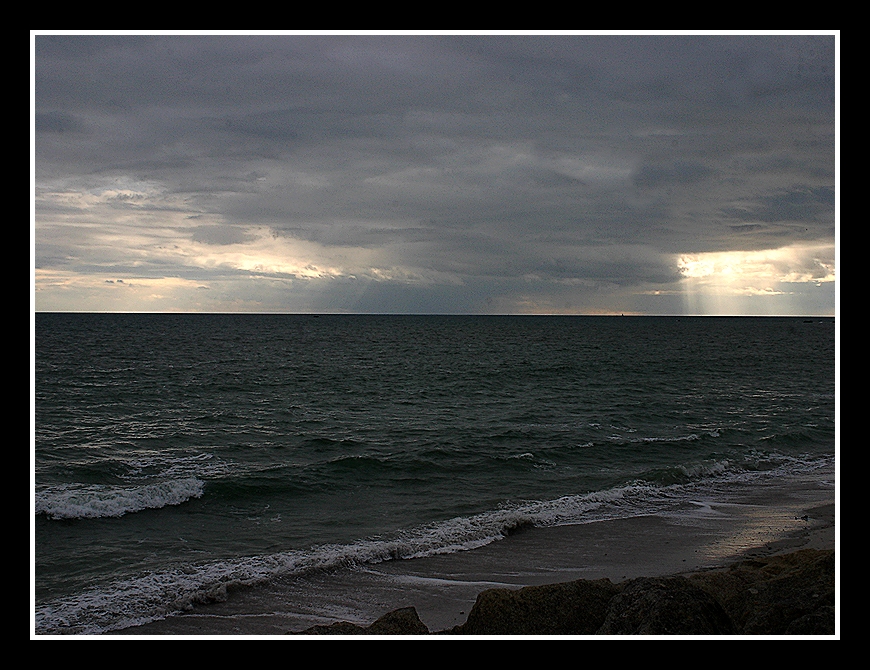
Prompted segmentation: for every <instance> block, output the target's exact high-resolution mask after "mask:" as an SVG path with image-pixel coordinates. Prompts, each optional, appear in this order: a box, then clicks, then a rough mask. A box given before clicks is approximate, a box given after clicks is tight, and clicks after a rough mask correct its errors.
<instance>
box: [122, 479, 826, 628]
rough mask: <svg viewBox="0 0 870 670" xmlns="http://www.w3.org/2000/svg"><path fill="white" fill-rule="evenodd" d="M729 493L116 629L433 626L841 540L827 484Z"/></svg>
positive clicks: (317, 580)
mask: <svg viewBox="0 0 870 670" xmlns="http://www.w3.org/2000/svg"><path fill="white" fill-rule="evenodd" d="M738 493H739V492H738ZM734 498H735V496H734V495H730V496H729V497H728V500H722V501H718V502H710V501H707V502H701V501H699V502H698V503H697V504H696V507H697V509H696V510H692V511H691V512H690V513H687V514H682V515H671V516H644V517H634V518H627V519H614V520H610V521H602V522H597V523H589V524H582V525H571V526H558V527H552V528H529V529H525V530H521V531H519V532H517V533H515V534H513V535H511V536H509V537H507V538H505V539H504V540H502V541H499V542H494V543H492V544H490V545H488V546H486V547H482V548H480V549H477V550H474V551H467V552H459V553H455V554H446V555H441V556H433V557H427V558H421V559H414V560H404V561H389V562H385V563H380V564H377V565H373V566H368V567H366V568H362V569H359V570H348V571H344V572H342V573H331V574H328V575H323V576H319V577H313V578H311V577H309V578H306V579H305V580H296V581H294V580H289V581H288V582H286V583H283V584H272V585H269V586H265V587H260V588H256V589H243V590H240V591H237V592H233V593H231V594H229V598H227V599H226V601H224V602H216V603H212V604H208V605H205V606H197V607H195V608H193V610H192V611H190V612H188V613H185V614H182V615H179V616H174V617H170V618H168V619H165V620H162V621H155V622H152V623H150V624H146V625H143V626H138V627H136V628H130V629H126V630H123V631H118V634H119V635H155V636H163V635H182V636H202V635H208V636H226V635H233V636H237V635H247V636H265V635H283V634H286V633H298V632H300V631H303V630H306V629H308V628H310V627H311V626H315V625H329V624H331V623H334V622H336V621H348V622H351V623H354V624H357V625H361V626H366V625H369V624H371V623H372V622H374V621H375V620H376V619H377V618H378V617H380V616H381V615H383V614H385V613H387V612H390V611H393V610H396V609H399V608H403V607H414V608H415V609H416V611H417V613H418V615H419V617H420V620H421V621H422V622H423V623H424V624H425V626H426V627H427V628H428V629H429V631H431V632H438V631H445V630H448V629H450V628H452V627H454V626H457V625H460V624H462V623H464V622H465V621H466V619H467V617H468V613H469V611H470V610H471V608H472V606H473V605H474V602H475V599H476V598H477V595H478V594H479V593H480V592H482V591H484V590H486V589H490V588H497V587H507V588H519V587H523V586H532V585H540V584H552V583H558V582H566V581H572V580H577V579H590V580H591V579H599V578H607V579H610V580H611V581H612V582H614V583H619V582H621V581H624V580H629V579H633V578H635V577H658V576H665V575H676V574H686V573H691V572H697V571H706V570H715V569H717V568H722V567H725V566H727V565H729V564H731V563H734V562H736V561H739V560H742V559H745V558H753V557H762V556H771V555H776V554H784V553H788V552H791V551H795V550H798V549H807V548H812V549H835V547H836V545H837V525H836V506H835V492H834V489H833V487H832V486H825V485H819V484H818V483H817V482H813V481H799V480H794V481H790V482H787V483H784V482H772V483H771V485H770V488H769V489H757V488H754V489H752V490H751V491H750V490H747V491H746V492H745V495H744V496H739V495H738V498H740V499H739V501H735V499H734ZM836 558H837V561H839V556H837V557H836ZM837 565H839V563H837ZM312 593H316V594H318V595H317V600H316V602H312V598H311V594H312ZM303 594H305V595H303Z"/></svg>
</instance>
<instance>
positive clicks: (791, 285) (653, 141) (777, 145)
mask: <svg viewBox="0 0 870 670" xmlns="http://www.w3.org/2000/svg"><path fill="white" fill-rule="evenodd" d="M31 48H32V53H31V57H32V61H31V65H32V67H31V78H32V90H31V94H32V97H31V110H32V114H31V117H32V129H31V139H32V144H31V151H32V154H31V161H32V179H33V181H32V186H33V189H32V200H33V206H32V210H31V221H32V223H31V269H32V302H31V305H32V307H33V309H34V310H36V311H132V312H292V313H440V314H466V313H468V314H672V315H689V314H701V315H708V314H709V315H712V314H746V315H834V314H835V312H836V305H837V303H838V295H839V293H838V291H837V283H836V282H835V277H836V270H837V260H838V257H839V251H838V246H837V238H838V231H839V228H838V198H837V196H838V191H837V173H838V146H839V144H838V118H839V117H838V112H837V108H838V101H839V94H838V82H839V77H838V63H839V57H838V54H839V35H838V34H837V33H836V32H834V31H828V32H820V33H816V34H757V33H751V34H686V33H674V34H655V35H653V34H566V33H560V34H550V33H537V34H528V33H526V34H482V33H476V34H471V33H444V34H438V33H406V34H396V33H385V34H374V33H368V34H360V33H357V34H341V33H332V34H312V33H306V34H255V33H247V34H242V33H238V34H236V33H224V34H179V33H165V34H135V33H126V34H121V33H115V34H109V33H94V34H69V33H38V32H34V33H31Z"/></svg>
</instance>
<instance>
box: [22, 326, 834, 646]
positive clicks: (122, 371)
mask: <svg viewBox="0 0 870 670" xmlns="http://www.w3.org/2000/svg"><path fill="white" fill-rule="evenodd" d="M34 318H35V338H34V339H35V342H34V349H33V351H34V357H33V358H34V360H33V373H34V375H33V383H32V394H33V402H32V407H33V410H32V411H33V414H32V416H33V419H34V420H33V429H32V452H31V468H32V494H33V497H32V504H33V510H32V525H31V530H32V533H31V536H32V575H33V576H32V602H33V607H32V626H33V628H32V631H33V633H35V634H36V635H69V634H73V635H99V634H119V633H123V632H124V631H125V630H131V629H134V628H136V627H138V626H143V625H146V624H149V623H150V624H154V622H163V625H166V626H169V628H168V630H170V631H171V630H172V628H171V626H172V623H173V621H181V620H182V619H183V618H184V617H185V616H190V614H191V612H203V611H205V612H208V611H209V608H218V607H224V608H226V607H228V606H231V605H232V604H233V603H234V602H238V603H239V605H238V607H237V608H236V610H235V614H234V615H233V616H238V617H240V618H242V619H243V618H244V616H246V615H250V614H251V613H250V612H245V611H243V610H244V608H245V606H244V605H242V604H241V603H243V602H247V601H246V600H245V599H246V598H247V599H248V600H251V596H252V594H253V595H256V594H257V593H261V594H277V593H281V594H282V595H281V596H280V597H281V598H283V599H284V602H283V603H282V604H280V606H279V603H277V602H266V600H268V599H265V596H264V598H261V599H259V600H257V602H258V603H259V605H258V607H260V608H261V609H262V608H265V609H266V610H269V611H272V610H275V609H277V608H280V607H283V608H284V610H285V612H287V611H289V612H294V611H295V612H297V613H299V619H298V626H302V625H303V623H305V624H308V625H310V624H312V623H318V622H319V623H329V622H331V621H335V620H338V619H340V618H353V617H357V618H358V619H360V620H362V619H364V618H365V617H366V616H369V615H370V616H371V618H370V620H374V618H376V615H375V613H374V609H373V610H372V612H367V611H362V610H360V609H359V608H358V609H357V610H353V611H351V610H350V608H344V609H343V610H341V611H338V610H337V609H336V605H335V603H336V593H338V591H337V589H339V586H338V585H341V587H340V588H344V589H347V588H349V587H348V584H351V585H352V584H353V583H354V582H353V576H354V575H355V574H364V573H366V572H367V571H369V572H370V571H371V570H373V569H375V568H376V567H377V566H385V565H394V566H395V565H400V564H401V565H404V564H403V563H402V562H405V561H408V562H411V561H415V560H419V559H426V558H432V557H440V558H439V560H441V561H442V562H446V563H447V564H449V562H450V561H451V560H458V558H459V557H461V556H473V555H474V552H481V551H484V550H485V548H486V547H489V546H492V545H494V544H497V543H502V542H507V541H509V538H511V537H512V535H514V534H515V533H518V532H520V531H521V530H523V529H529V528H555V527H562V526H574V525H581V524H589V523H594V522H598V521H602V520H607V519H623V518H633V517H640V516H645V515H655V514H668V513H672V514H679V513H680V510H688V509H691V508H696V507H697V505H698V501H703V500H705V497H709V496H712V495H717V496H721V495H723V492H724V493H726V494H727V492H728V491H729V490H732V489H734V490H737V488H739V489H740V490H743V491H745V490H748V489H752V488H753V487H763V486H769V485H770V483H771V482H777V481H780V480H782V481H785V480H788V479H790V478H795V477H798V478H800V477H803V478H809V479H810V480H816V479H817V480H818V481H820V482H824V483H825V484H826V485H830V486H833V485H834V482H833V477H834V474H833V473H834V472H835V466H836V462H835V458H836V430H835V423H836V411H835V405H836V402H835V401H836V393H835V370H836V366H835V360H836V357H835V340H836V337H835V320H834V318H826V317H812V318H795V317H651V316H650V317H634V316H624V317H620V316H607V317H605V316H461V315H351V314H322V315H318V314H151V313H37V314H35V317H34ZM689 503H691V505H690V504H689ZM693 506H694V507H693ZM687 513H688V512H687ZM540 560H544V561H546V558H544V559H540ZM330 583H333V584H335V585H336V586H335V589H333V591H332V592H331V593H330V595H329V597H328V598H327V597H326V596H324V597H320V596H319V595H318V594H321V593H323V592H324V589H326V590H328V585H329V584H330ZM306 584H307V585H309V586H305V585H306ZM281 585H284V586H285V587H286V589H285V590H284V591H280V588H279V587H281ZM291 585H292V587H293V588H292V589H291V588H290V587H291ZM315 585H316V586H315ZM351 588H352V587H351ZM276 597H277V596H276ZM294 599H295V600H294ZM255 600H256V599H255ZM339 600H340V598H339ZM352 600H353V598H352V594H349V595H348V602H351V601H352ZM297 601H298V602H297ZM264 602H265V603H266V604H264ZM375 604H376V603H371V605H372V607H373V608H374V606H375ZM360 607H363V606H360ZM363 609H365V608H364V607H363ZM380 613H383V612H380ZM303 615H304V616H303ZM288 625H289V624H288Z"/></svg>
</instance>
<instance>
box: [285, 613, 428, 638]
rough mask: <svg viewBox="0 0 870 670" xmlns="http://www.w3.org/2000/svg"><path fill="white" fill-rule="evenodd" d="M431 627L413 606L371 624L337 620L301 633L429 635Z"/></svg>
mask: <svg viewBox="0 0 870 670" xmlns="http://www.w3.org/2000/svg"><path fill="white" fill-rule="evenodd" d="M428 634H429V629H428V628H426V624H424V623H423V622H422V621H420V617H419V616H418V615H417V610H416V609H414V608H413V607H403V608H401V609H397V610H393V611H392V612H387V613H386V614H384V616H382V617H381V618H380V619H378V620H377V621H375V622H374V623H373V624H372V625H371V626H358V625H357V624H354V623H348V622H347V621H337V622H336V623H334V624H331V625H329V626H312V627H311V628H308V629H307V630H304V631H302V632H301V633H300V635H428Z"/></svg>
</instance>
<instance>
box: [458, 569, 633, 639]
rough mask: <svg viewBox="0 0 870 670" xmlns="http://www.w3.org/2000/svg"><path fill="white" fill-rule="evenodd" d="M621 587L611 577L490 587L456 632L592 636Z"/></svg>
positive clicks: (467, 633)
mask: <svg viewBox="0 0 870 670" xmlns="http://www.w3.org/2000/svg"><path fill="white" fill-rule="evenodd" d="M616 592H617V588H616V586H615V585H614V584H612V583H611V581H610V580H609V579H599V580H594V581H592V580H584V579H580V580H577V581H573V582H565V583H562V584H547V585H543V586H527V587H525V588H522V589H488V590H486V591H484V592H482V593H481V594H480V595H478V596H477V601H476V602H475V603H474V607H473V608H472V609H471V611H470V612H469V613H468V620H467V621H466V622H465V623H464V624H462V625H461V626H456V627H455V628H453V629H452V630H450V631H445V632H448V633H451V634H454V635H591V634H593V633H595V631H596V630H598V628H599V627H600V626H601V624H602V623H603V622H604V617H605V613H606V611H607V603H608V602H609V601H610V599H611V598H612V597H613V596H614V595H615V594H616Z"/></svg>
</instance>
